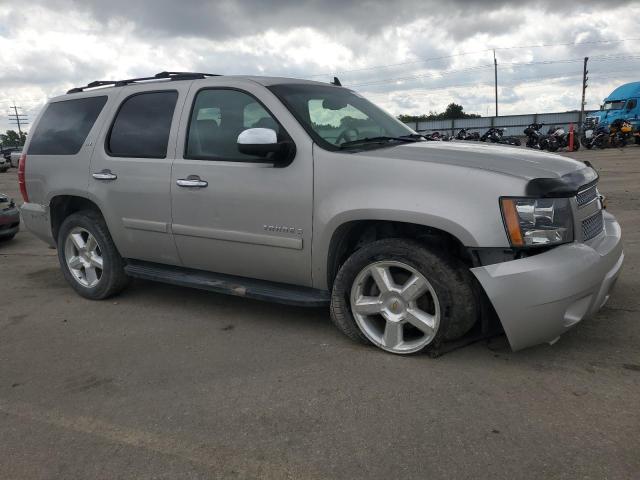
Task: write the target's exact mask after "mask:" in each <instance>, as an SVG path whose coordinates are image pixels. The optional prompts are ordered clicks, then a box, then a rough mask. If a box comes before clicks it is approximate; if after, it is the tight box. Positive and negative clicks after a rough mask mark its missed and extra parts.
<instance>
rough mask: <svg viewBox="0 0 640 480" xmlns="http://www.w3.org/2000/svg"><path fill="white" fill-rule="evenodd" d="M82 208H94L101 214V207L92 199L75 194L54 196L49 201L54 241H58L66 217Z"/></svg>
mask: <svg viewBox="0 0 640 480" xmlns="http://www.w3.org/2000/svg"><path fill="white" fill-rule="evenodd" d="M81 210H94V211H96V212H98V213H100V214H102V212H100V209H99V208H98V206H97V205H96V204H95V203H93V202H92V201H91V200H88V199H86V198H83V197H76V196H74V195H59V196H57V197H53V198H52V199H51V202H50V203H49V215H50V218H51V233H52V235H53V239H54V241H55V242H56V243H57V241H58V231H59V230H60V225H62V222H63V221H64V219H65V218H67V217H68V216H69V215H71V214H72V213H75V212H79V211H81Z"/></svg>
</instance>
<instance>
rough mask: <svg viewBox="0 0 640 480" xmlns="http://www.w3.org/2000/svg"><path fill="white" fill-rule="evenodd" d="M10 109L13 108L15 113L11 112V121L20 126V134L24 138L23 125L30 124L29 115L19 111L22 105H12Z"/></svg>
mask: <svg viewBox="0 0 640 480" xmlns="http://www.w3.org/2000/svg"><path fill="white" fill-rule="evenodd" d="M9 109H11V110H13V113H9V122H11V123H12V124H13V125H16V126H17V127H18V136H19V138H20V140H22V127H24V126H25V125H28V124H29V121H28V119H27V116H26V115H25V114H24V113H20V112H19V111H18V110H22V107H18V106H16V105H12V106H11V107H9Z"/></svg>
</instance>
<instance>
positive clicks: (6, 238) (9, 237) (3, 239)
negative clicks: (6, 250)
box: [0, 233, 16, 243]
mask: <svg viewBox="0 0 640 480" xmlns="http://www.w3.org/2000/svg"><path fill="white" fill-rule="evenodd" d="M15 236H16V234H15V233H12V234H11V235H5V236H3V237H0V243H4V242H9V241H11V240H13V237H15Z"/></svg>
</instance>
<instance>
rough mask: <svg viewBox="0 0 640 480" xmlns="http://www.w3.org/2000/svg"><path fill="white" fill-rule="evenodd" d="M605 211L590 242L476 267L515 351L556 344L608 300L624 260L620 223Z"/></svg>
mask: <svg viewBox="0 0 640 480" xmlns="http://www.w3.org/2000/svg"><path fill="white" fill-rule="evenodd" d="M603 214H604V232H603V233H602V234H601V235H599V236H598V237H597V238H595V239H594V240H593V241H591V242H590V243H589V245H586V244H581V243H572V244H568V245H562V246H560V247H557V248H554V249H553V250H550V251H548V252H545V253H541V254H539V255H536V256H533V257H529V258H524V259H521V260H513V261H509V262H504V263H497V264H494V265H487V266H484V267H476V268H472V269H471V271H472V272H473V274H474V275H475V276H476V278H477V279H478V281H479V282H480V283H481V285H482V286H483V288H484V290H485V292H486V293H487V296H488V297H489V299H490V300H491V303H492V304H493V307H494V308H495V310H496V312H497V314H498V317H499V318H500V322H501V323H502V326H503V328H504V331H505V333H506V334H507V338H508V340H509V344H510V345H511V348H512V349H513V350H520V349H522V348H526V347H529V346H532V345H537V344H540V343H545V342H553V341H555V340H556V339H557V338H558V337H559V336H560V335H562V334H563V333H564V332H565V331H567V330H568V329H569V328H571V327H573V326H574V325H576V324H577V323H578V322H580V321H581V320H583V319H585V318H588V317H590V316H591V315H594V314H595V313H596V312H597V311H598V310H600V308H602V306H603V305H604V304H605V303H606V302H607V300H608V299H609V295H610V291H611V289H612V288H613V285H614V284H615V282H616V279H617V278H618V274H619V272H620V269H621V267H622V263H623V260H624V253H623V252H622V241H621V240H622V238H621V230H620V225H618V222H616V220H615V218H614V217H613V215H611V214H609V213H607V212H603Z"/></svg>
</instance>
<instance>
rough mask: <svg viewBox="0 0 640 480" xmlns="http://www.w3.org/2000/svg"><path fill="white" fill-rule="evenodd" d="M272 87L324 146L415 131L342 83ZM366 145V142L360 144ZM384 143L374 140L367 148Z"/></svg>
mask: <svg viewBox="0 0 640 480" xmlns="http://www.w3.org/2000/svg"><path fill="white" fill-rule="evenodd" d="M269 89H270V90H271V91H272V92H273V93H274V94H275V95H276V96H277V97H278V98H280V100H282V102H283V103H284V104H285V105H286V106H287V108H288V109H289V110H290V111H291V113H293V115H294V116H295V117H296V118H297V119H298V121H299V122H300V123H301V124H302V126H303V127H304V128H305V130H307V132H308V133H309V134H310V135H311V136H312V137H313V138H314V140H315V141H316V142H317V143H318V144H320V146H322V147H323V148H326V149H329V150H336V149H338V148H340V145H342V144H345V146H347V145H346V144H349V145H351V144H354V145H355V144H357V141H358V140H365V139H373V138H380V137H403V136H407V135H415V132H414V131H413V130H411V129H410V128H409V127H407V126H406V125H404V124H403V123H402V122H400V121H398V120H396V119H395V118H393V117H392V116H391V115H389V114H388V113H386V112H384V111H383V110H381V109H380V108H378V107H376V106H375V105H374V104H373V103H371V102H370V101H368V100H366V99H365V98H363V97H361V96H360V95H358V94H357V93H355V92H352V91H351V90H348V89H346V88H341V87H333V86H323V85H304V84H284V85H274V86H271V87H269ZM358 146H359V147H362V146H363V145H362V144H358ZM381 146H384V144H382V143H380V142H378V143H370V144H367V148H376V147H381Z"/></svg>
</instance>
